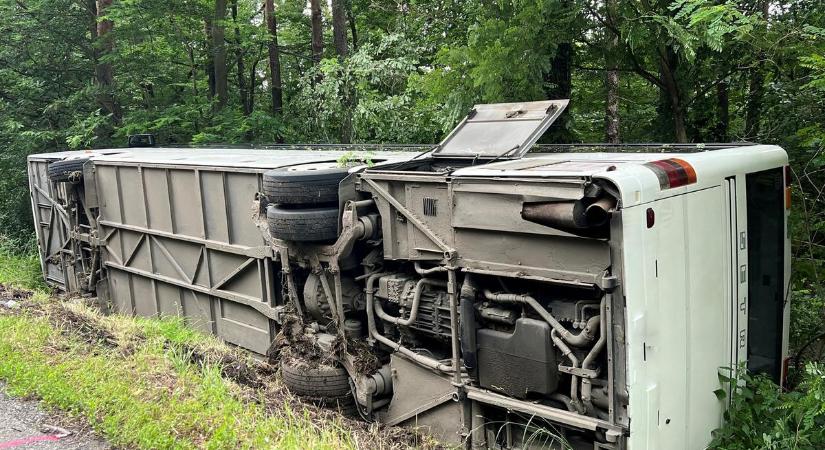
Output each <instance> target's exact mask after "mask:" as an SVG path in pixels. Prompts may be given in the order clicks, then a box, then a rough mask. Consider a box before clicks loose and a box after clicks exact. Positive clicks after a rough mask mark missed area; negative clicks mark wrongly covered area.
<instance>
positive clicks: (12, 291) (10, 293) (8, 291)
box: [0, 284, 32, 301]
mask: <svg viewBox="0 0 825 450" xmlns="http://www.w3.org/2000/svg"><path fill="white" fill-rule="evenodd" d="M31 296H32V292H31V291H27V290H25V289H18V288H16V287H14V286H6V285H5V284H0V300H5V301H8V300H15V301H21V300H27V299H29V298H31Z"/></svg>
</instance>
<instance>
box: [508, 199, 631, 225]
mask: <svg viewBox="0 0 825 450" xmlns="http://www.w3.org/2000/svg"><path fill="white" fill-rule="evenodd" d="M615 208H616V199H615V198H613V197H602V198H600V199H598V200H595V201H593V200H592V199H588V198H582V199H580V200H576V201H572V202H539V203H525V204H524V206H522V209H521V217H522V219H524V220H526V221H528V222H533V223H538V224H541V225H545V226H548V227H551V228H557V229H559V230H562V231H569V232H571V233H573V234H582V233H581V231H585V230H591V229H595V228H600V227H603V226H604V225H606V224H607V222H608V220H609V219H610V213H611V212H612V211H613V210H614V209H615Z"/></svg>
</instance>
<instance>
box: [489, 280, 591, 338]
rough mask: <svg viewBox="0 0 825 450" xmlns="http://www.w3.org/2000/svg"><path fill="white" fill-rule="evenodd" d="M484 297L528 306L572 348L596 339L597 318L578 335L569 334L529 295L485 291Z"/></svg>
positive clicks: (589, 321)
mask: <svg viewBox="0 0 825 450" xmlns="http://www.w3.org/2000/svg"><path fill="white" fill-rule="evenodd" d="M484 297H485V298H486V299H487V300H491V301H496V302H502V303H522V304H526V305H529V306H530V307H531V308H533V310H535V311H536V312H537V313H538V314H539V315H540V316H541V318H542V319H544V320H545V321H546V322H547V323H549V324H550V326H551V327H553V329H554V330H556V332H557V333H558V334H559V336H561V338H562V339H563V340H564V341H565V342H567V343H568V344H570V345H572V346H574V347H584V346H585V345H587V344H590V343H591V342H593V340H594V339H595V338H596V333H597V332H598V330H599V323H600V322H599V318H598V317H591V318H590V320H588V321H587V325H586V326H585V327H584V329H583V330H582V331H581V332H580V333H579V334H574V333H571V332H570V331H568V330H567V328H565V327H564V325H562V324H561V323H559V321H558V320H556V318H555V317H553V315H552V314H550V313H549V312H548V311H547V310H546V309H544V307H543V306H541V304H540V303H539V302H538V301H537V300H536V299H534V298H533V297H530V296H529V295H522V294H496V293H493V292H492V291H490V290H488V289H485V290H484Z"/></svg>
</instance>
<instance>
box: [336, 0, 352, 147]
mask: <svg viewBox="0 0 825 450" xmlns="http://www.w3.org/2000/svg"><path fill="white" fill-rule="evenodd" d="M331 1H332V42H333V45H334V46H335V53H336V54H337V55H338V60H339V61H342V62H343V61H344V60H345V59H346V57H347V53H348V49H347V18H346V11H345V9H344V4H343V2H344V0H331ZM353 97H354V93H353V87H352V86H349V85H348V84H347V83H344V85H342V86H341V104H342V105H341V106H342V109H343V117H341V142H342V143H344V144H349V143H350V142H352V107H353V103H354V102H353Z"/></svg>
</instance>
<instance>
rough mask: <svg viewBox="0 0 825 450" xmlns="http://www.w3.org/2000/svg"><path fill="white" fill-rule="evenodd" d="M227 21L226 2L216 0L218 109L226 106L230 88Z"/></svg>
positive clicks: (214, 35)
mask: <svg viewBox="0 0 825 450" xmlns="http://www.w3.org/2000/svg"><path fill="white" fill-rule="evenodd" d="M225 20H226V0H215V21H214V22H213V23H212V48H213V49H214V52H215V60H214V64H215V94H216V95H217V96H218V103H217V104H216V105H215V107H216V109H218V110H220V109H223V107H224V106H226V103H227V101H228V97H229V94H228V86H227V79H226V40H225V30H224V21H225Z"/></svg>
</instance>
